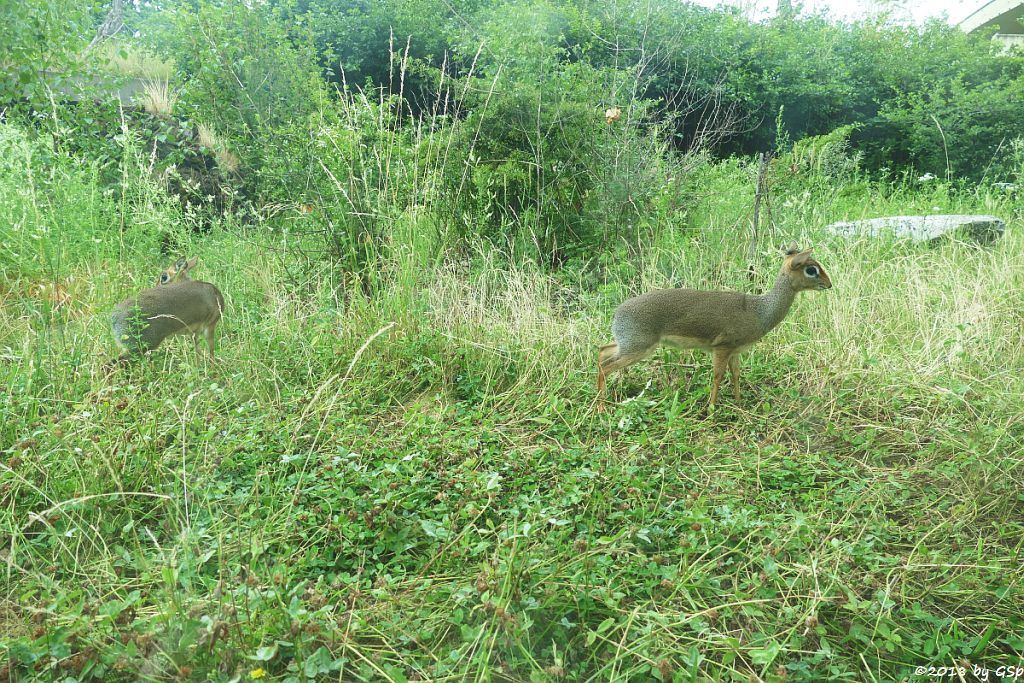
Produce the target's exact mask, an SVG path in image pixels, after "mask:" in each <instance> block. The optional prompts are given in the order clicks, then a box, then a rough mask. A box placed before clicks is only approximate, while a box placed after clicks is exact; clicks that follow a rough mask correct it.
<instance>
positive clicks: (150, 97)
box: [138, 79, 178, 118]
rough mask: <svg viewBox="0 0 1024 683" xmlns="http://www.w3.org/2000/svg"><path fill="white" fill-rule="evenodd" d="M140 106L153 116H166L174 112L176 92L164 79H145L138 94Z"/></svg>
mask: <svg viewBox="0 0 1024 683" xmlns="http://www.w3.org/2000/svg"><path fill="white" fill-rule="evenodd" d="M138 98H139V103H140V104H141V105H142V108H143V109H145V110H146V111H147V112H149V113H150V114H152V115H153V116H158V117H160V118H167V117H169V116H171V114H173V113H174V105H175V104H176V103H177V102H178V93H177V92H176V91H175V90H174V89H173V88H172V87H171V86H170V83H169V82H168V81H166V80H161V79H153V80H146V81H145V82H144V84H143V88H142V92H141V93H140V94H139V96H138Z"/></svg>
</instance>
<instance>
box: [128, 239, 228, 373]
mask: <svg viewBox="0 0 1024 683" xmlns="http://www.w3.org/2000/svg"><path fill="white" fill-rule="evenodd" d="M198 260H199V259H198V258H191V259H188V260H185V259H178V262H177V263H175V264H174V265H173V266H171V267H170V268H168V269H167V270H165V271H164V272H163V273H161V274H160V280H159V281H158V282H157V285H156V287H152V288H150V289H146V290H143V291H141V292H139V294H138V295H137V296H134V297H131V298H130V299H125V300H124V301H122V302H121V303H119V304H118V305H117V306H115V307H114V314H113V318H112V325H113V329H114V337H115V338H116V339H117V341H118V343H119V344H120V345H121V346H122V347H124V349H125V352H124V353H123V354H121V357H120V358H119V359H118V360H125V359H127V358H129V357H130V356H132V355H133V354H140V353H144V352H146V351H152V350H153V349H155V348H156V347H158V346H160V343H161V342H163V340H164V339H167V337H171V336H173V335H176V334H191V335H192V343H193V345H194V346H195V347H196V351H197V352H198V350H199V334H200V333H202V334H203V336H204V337H205V338H206V346H207V348H208V349H209V351H210V359H211V360H212V359H213V331H214V328H216V327H217V322H218V321H219V320H220V316H221V313H222V312H223V310H224V297H223V296H222V295H221V293H220V290H219V289H217V288H216V287H214V286H213V285H211V284H210V283H209V282H200V281H198V280H193V279H191V278H190V277H189V276H188V271H190V270H191V269H192V268H194V267H195V265H196V262H197V261H198Z"/></svg>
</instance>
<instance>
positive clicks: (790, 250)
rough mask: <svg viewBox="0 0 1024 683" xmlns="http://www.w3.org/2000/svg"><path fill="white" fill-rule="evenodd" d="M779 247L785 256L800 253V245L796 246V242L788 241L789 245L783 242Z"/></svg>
mask: <svg viewBox="0 0 1024 683" xmlns="http://www.w3.org/2000/svg"><path fill="white" fill-rule="evenodd" d="M781 249H782V253H783V254H785V255H786V256H792V255H793V254H798V253H800V247H798V246H796V242H790V243H789V246H786V245H785V244H783V245H782V247H781Z"/></svg>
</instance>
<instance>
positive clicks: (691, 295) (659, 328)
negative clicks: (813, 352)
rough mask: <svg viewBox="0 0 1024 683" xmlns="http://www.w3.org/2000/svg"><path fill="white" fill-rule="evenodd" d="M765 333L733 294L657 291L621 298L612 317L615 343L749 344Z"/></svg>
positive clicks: (744, 302) (743, 301)
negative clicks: (622, 300) (620, 302)
mask: <svg viewBox="0 0 1024 683" xmlns="http://www.w3.org/2000/svg"><path fill="white" fill-rule="evenodd" d="M766 332H767V329H766V328H765V325H764V322H763V321H762V320H761V318H759V317H758V315H757V313H755V311H754V310H753V307H751V306H749V305H748V301H747V297H746V295H744V294H740V293H736V292H720V291H717V292H716V291H712V292H709V291H700V290H694V289H658V290H655V291H653V292H648V293H646V294H641V295H640V296H637V297H634V298H632V299H629V300H627V301H624V302H623V303H622V305H621V306H619V308H618V309H617V310H616V311H615V317H614V319H613V320H612V334H613V335H614V337H615V338H616V339H618V340H621V341H620V342H619V343H620V344H621V343H622V342H623V341H625V342H626V343H627V344H628V343H629V342H646V344H644V345H649V344H650V343H651V342H653V341H654V340H659V341H667V342H669V343H672V344H675V345H676V346H683V347H686V348H700V349H711V348H713V347H715V346H719V345H721V344H725V343H730V344H737V345H746V344H752V343H754V342H755V341H757V340H758V339H760V338H761V337H763V336H764V335H765V333H766Z"/></svg>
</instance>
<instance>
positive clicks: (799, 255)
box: [782, 242, 832, 292]
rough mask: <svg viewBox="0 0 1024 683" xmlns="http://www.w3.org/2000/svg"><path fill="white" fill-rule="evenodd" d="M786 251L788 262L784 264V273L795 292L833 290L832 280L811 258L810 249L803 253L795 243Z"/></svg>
mask: <svg viewBox="0 0 1024 683" xmlns="http://www.w3.org/2000/svg"><path fill="white" fill-rule="evenodd" d="M784 251H785V253H786V260H785V261H784V262H783V265H782V271H783V272H784V273H786V275H788V276H789V281H790V283H791V284H792V285H793V289H794V290H795V291H797V292H799V291H802V290H805V289H819V290H820V289H831V288H832V280H830V279H829V277H828V273H826V272H825V269H824V268H822V267H821V264H820V263H818V262H817V261H815V260H814V259H813V258H811V250H810V249H807V250H805V251H801V250H800V249H799V248H798V247H797V246H796V243H795V242H794V243H792V244H790V245H789V247H787V248H785V249H784Z"/></svg>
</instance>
